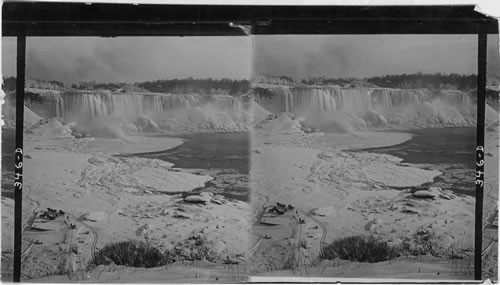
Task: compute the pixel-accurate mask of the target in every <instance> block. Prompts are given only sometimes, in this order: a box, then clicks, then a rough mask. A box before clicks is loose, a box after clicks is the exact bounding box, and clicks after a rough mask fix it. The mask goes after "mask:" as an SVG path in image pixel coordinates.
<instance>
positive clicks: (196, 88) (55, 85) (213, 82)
mask: <svg viewBox="0 0 500 285" xmlns="http://www.w3.org/2000/svg"><path fill="white" fill-rule="evenodd" d="M25 86H26V88H40V89H49V90H66V89H77V90H109V91H113V92H120V91H121V92H127V91H135V92H158V93H178V94H185V93H200V94H213V93H219V94H220V93H223V94H229V95H241V94H244V93H247V92H248V91H249V90H250V81H249V80H233V79H227V78H223V79H213V78H206V79H194V78H192V77H189V78H185V79H164V80H155V81H144V82H136V83H128V82H96V81H85V82H79V83H73V84H71V85H66V84H64V83H63V82H60V81H56V80H39V79H31V78H30V79H27V80H26V84H25ZM2 89H3V90H4V91H6V92H7V91H14V90H15V89H16V78H15V77H4V78H3V84H2Z"/></svg>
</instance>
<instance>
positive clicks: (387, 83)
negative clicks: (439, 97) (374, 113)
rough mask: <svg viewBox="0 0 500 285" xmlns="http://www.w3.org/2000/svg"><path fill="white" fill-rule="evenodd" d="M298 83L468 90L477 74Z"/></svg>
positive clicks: (390, 76)
mask: <svg viewBox="0 0 500 285" xmlns="http://www.w3.org/2000/svg"><path fill="white" fill-rule="evenodd" d="M300 83H303V84H308V85H327V84H332V85H339V86H349V87H357V86H359V85H366V87H375V86H376V87H382V88H400V89H421V88H426V89H457V90H461V91H469V90H474V89H476V85H477V75H474V74H469V75H468V74H457V73H451V74H443V73H421V72H418V73H411V74H406V73H405V74H391V75H384V76H375V77H367V78H363V79H358V78H326V77H324V76H322V77H312V78H307V79H302V80H301V81H300Z"/></svg>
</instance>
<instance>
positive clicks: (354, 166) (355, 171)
mask: <svg viewBox="0 0 500 285" xmlns="http://www.w3.org/2000/svg"><path fill="white" fill-rule="evenodd" d="M318 158H319V159H320V160H319V161H317V162H315V163H314V164H313V165H312V166H311V169H310V173H309V175H308V177H307V180H309V181H320V182H325V183H333V184H340V185H350V184H352V183H355V182H364V183H367V184H370V185H386V186H389V187H411V186H418V185H421V184H424V183H427V182H432V181H433V179H434V177H436V176H438V175H440V174H441V172H438V171H433V170H425V169H420V168H415V167H407V166H401V165H400V164H399V163H400V162H401V161H402V159H401V158H398V157H394V156H390V155H385V154H375V153H348V152H342V151H338V152H321V153H319V154H318Z"/></svg>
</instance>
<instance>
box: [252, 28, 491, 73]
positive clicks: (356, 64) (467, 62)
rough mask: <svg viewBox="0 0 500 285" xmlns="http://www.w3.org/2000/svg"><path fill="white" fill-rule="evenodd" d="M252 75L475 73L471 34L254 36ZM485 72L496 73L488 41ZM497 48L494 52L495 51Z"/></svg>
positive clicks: (475, 41)
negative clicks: (253, 70)
mask: <svg viewBox="0 0 500 285" xmlns="http://www.w3.org/2000/svg"><path fill="white" fill-rule="evenodd" d="M254 42H255V44H254V45H255V49H256V51H255V59H254V63H255V72H257V73H263V74H271V75H287V76H292V77H295V78H307V77H313V76H327V77H370V76H378V75H385V74H402V73H414V72H424V73H435V72H442V73H466V74H472V73H476V72H477V58H476V55H477V39H476V36H475V35H314V36H313V35H285V36H256V37H255V39H254ZM489 43H490V44H489V46H488V47H489V55H488V56H489V65H488V67H489V69H488V70H489V71H490V72H491V74H494V73H495V74H500V70H499V69H498V68H495V67H497V66H499V65H500V64H499V57H498V48H497V47H498V43H497V39H496V38H494V37H490V39H489ZM495 48H496V52H495Z"/></svg>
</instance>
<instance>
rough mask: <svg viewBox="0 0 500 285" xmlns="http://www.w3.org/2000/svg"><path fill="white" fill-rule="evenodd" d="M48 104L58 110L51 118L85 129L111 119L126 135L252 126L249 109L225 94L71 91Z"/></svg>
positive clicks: (57, 95) (221, 130) (55, 96)
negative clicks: (145, 132) (58, 118)
mask: <svg viewBox="0 0 500 285" xmlns="http://www.w3.org/2000/svg"><path fill="white" fill-rule="evenodd" d="M47 105H52V107H50V106H46V109H47V110H54V111H55V113H54V114H51V116H57V117H62V118H64V119H66V120H67V121H73V122H76V123H77V125H79V126H80V127H81V128H82V129H85V128H86V125H93V126H94V127H95V128H97V127H99V124H100V125H103V124H104V122H106V123H107V124H111V123H109V122H110V120H111V119H112V120H111V121H112V122H113V123H112V126H110V128H122V129H124V132H125V133H126V134H127V133H128V134H130V133H134V132H137V131H157V130H158V129H159V128H160V129H164V130H166V131H172V132H174V133H186V132H187V133H193V132H219V131H220V132H227V131H242V130H248V129H250V127H251V123H252V115H251V113H250V110H249V108H248V106H247V107H245V106H244V104H243V102H242V100H241V99H240V98H238V97H233V96H230V95H224V94H222V95H201V94H161V93H137V94H128V93H127V94H125V93H111V92H103V91H94V92H75V91H72V92H63V93H60V94H53V98H52V99H51V100H47ZM110 118H111V119H110ZM96 120H98V121H99V122H97V123H96V122H94V121H96ZM115 125H118V126H117V127H113V126H115ZM85 131H88V130H87V129H85Z"/></svg>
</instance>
